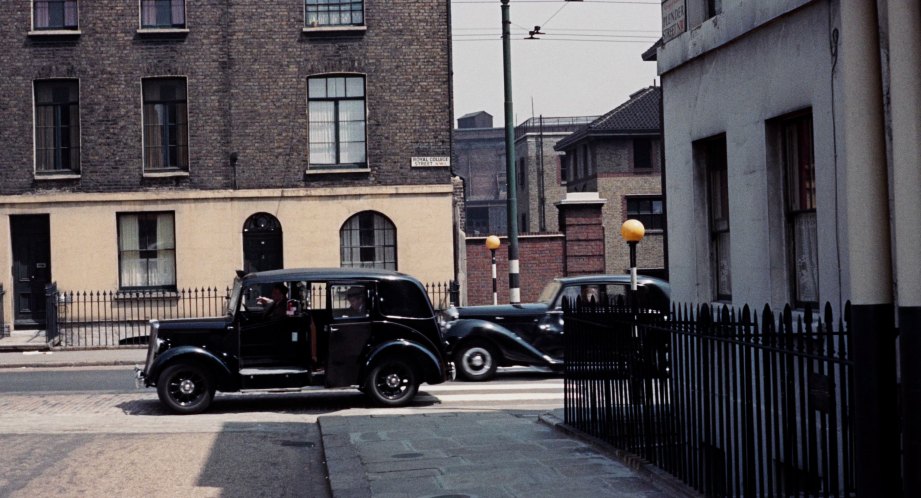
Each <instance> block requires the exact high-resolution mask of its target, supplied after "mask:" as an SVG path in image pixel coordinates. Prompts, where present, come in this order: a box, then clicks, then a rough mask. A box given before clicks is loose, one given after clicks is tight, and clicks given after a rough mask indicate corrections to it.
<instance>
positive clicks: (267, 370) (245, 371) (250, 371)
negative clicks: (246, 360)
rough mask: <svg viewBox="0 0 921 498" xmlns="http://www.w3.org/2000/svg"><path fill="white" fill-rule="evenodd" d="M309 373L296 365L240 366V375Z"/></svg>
mask: <svg viewBox="0 0 921 498" xmlns="http://www.w3.org/2000/svg"><path fill="white" fill-rule="evenodd" d="M305 373H310V370H306V369H303V368H298V367H281V368H277V367H276V368H271V367H259V368H241V369H240V375H246V376H253V375H298V374H305Z"/></svg>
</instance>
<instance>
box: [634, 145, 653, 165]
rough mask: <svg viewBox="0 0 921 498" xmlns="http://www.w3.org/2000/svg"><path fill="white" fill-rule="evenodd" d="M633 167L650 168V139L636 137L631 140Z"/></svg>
mask: <svg viewBox="0 0 921 498" xmlns="http://www.w3.org/2000/svg"><path fill="white" fill-rule="evenodd" d="M633 168H634V169H651V168H652V141H651V140H649V139H645V138H638V139H635V140H634V141H633Z"/></svg>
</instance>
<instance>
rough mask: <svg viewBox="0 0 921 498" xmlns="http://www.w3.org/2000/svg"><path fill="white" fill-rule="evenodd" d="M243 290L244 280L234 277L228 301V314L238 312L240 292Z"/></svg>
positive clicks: (231, 314)
mask: <svg viewBox="0 0 921 498" xmlns="http://www.w3.org/2000/svg"><path fill="white" fill-rule="evenodd" d="M242 290H243V281H242V280H240V277H236V278H234V279H233V290H232V291H231V292H230V297H229V298H228V301H227V314H228V315H230V316H233V315H234V314H235V313H236V312H237V305H238V304H239V303H240V292H242Z"/></svg>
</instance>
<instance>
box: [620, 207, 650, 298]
mask: <svg viewBox="0 0 921 498" xmlns="http://www.w3.org/2000/svg"><path fill="white" fill-rule="evenodd" d="M645 234H646V227H644V226H643V224H642V223H641V222H640V220H632V219H631V220H627V221H625V222H624V224H623V225H621V226H620V236H621V237H623V238H624V240H625V241H627V245H628V246H630V290H631V291H633V292H636V244H637V243H638V242H639V241H641V240H643V235H645ZM634 297H635V296H634Z"/></svg>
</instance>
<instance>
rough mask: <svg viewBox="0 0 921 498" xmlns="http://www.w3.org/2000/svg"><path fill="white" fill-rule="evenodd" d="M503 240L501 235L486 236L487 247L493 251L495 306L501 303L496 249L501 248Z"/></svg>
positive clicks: (493, 294)
mask: <svg viewBox="0 0 921 498" xmlns="http://www.w3.org/2000/svg"><path fill="white" fill-rule="evenodd" d="M500 244H501V242H500V241H499V237H496V236H495V235H490V236H489V237H486V248H487V249H489V252H491V253H492V304H493V306H495V305H497V304H499V292H498V290H497V289H498V287H497V286H496V249H498V248H499V245H500Z"/></svg>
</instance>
